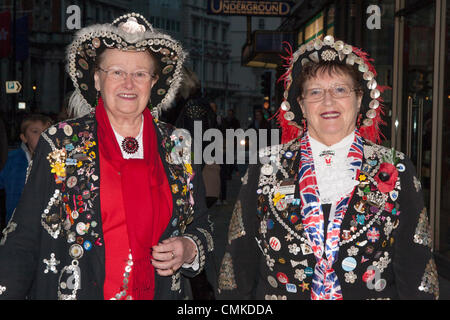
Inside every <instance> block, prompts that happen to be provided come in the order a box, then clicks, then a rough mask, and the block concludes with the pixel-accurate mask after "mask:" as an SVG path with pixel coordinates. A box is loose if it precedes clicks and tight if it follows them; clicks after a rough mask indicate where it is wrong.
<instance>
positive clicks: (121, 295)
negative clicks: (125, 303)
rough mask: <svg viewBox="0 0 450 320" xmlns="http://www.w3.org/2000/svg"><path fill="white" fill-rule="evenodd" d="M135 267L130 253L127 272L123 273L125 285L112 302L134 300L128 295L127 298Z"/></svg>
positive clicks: (126, 267)
mask: <svg viewBox="0 0 450 320" xmlns="http://www.w3.org/2000/svg"><path fill="white" fill-rule="evenodd" d="M132 266H133V256H132V255H131V250H130V253H129V254H128V261H127V264H126V265H125V272H124V273H123V285H122V286H121V287H120V292H118V293H116V295H115V296H114V297H113V298H111V299H110V300H121V299H123V298H125V300H133V297H132V296H130V295H128V296H127V290H128V282H129V278H130V274H131V270H132V269H133V268H132Z"/></svg>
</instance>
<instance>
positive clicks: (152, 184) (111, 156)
mask: <svg viewBox="0 0 450 320" xmlns="http://www.w3.org/2000/svg"><path fill="white" fill-rule="evenodd" d="M143 115H144V128H143V145H144V159H128V160H126V159H123V157H122V152H121V150H120V147H119V144H118V143H117V140H116V137H115V135H114V131H113V129H112V127H111V124H110V122H109V119H108V115H107V113H106V110H105V108H104V106H103V100H102V99H101V98H99V101H98V106H97V108H96V114H95V117H96V119H97V122H98V129H97V134H98V145H99V152H100V155H101V158H103V159H106V160H107V161H108V162H109V163H110V164H111V165H112V167H113V168H114V169H115V170H116V171H117V172H120V177H121V189H122V197H118V198H115V199H113V201H116V203H108V204H107V206H108V207H109V208H113V207H118V208H120V207H122V208H124V209H125V210H124V211H125V218H126V227H127V231H128V232H127V233H128V241H129V248H130V249H131V253H132V255H133V267H132V276H131V279H132V283H131V286H130V287H131V291H130V289H129V290H128V294H130V293H131V295H132V297H133V299H136V300H151V299H153V296H154V291H155V290H154V289H155V270H154V267H153V265H152V264H151V259H152V256H151V248H152V246H154V245H156V244H157V243H158V241H159V239H160V237H161V235H162V234H163V232H164V230H165V229H166V227H167V225H168V223H169V221H170V217H171V215H172V195H171V193H170V188H169V183H168V181H167V177H166V175H165V171H164V167H163V165H162V162H161V158H160V156H159V153H158V146H157V139H156V132H155V128H154V125H153V119H152V116H151V113H150V111H149V110H148V109H145V111H144V112H143ZM100 166H101V164H100ZM103 178H104V179H105V181H111V179H108V177H101V179H102V180H103ZM103 185H104V184H103ZM105 187H106V188H102V183H101V187H100V188H101V190H102V191H105V189H106V190H108V189H110V190H111V188H114V186H110V185H107V186H105ZM101 194H102V192H100V195H101ZM100 199H101V198H100ZM100 201H101V200H100ZM110 201H111V199H110ZM102 205H103V204H102ZM105 205H106V204H105ZM102 213H103V210H102ZM106 246H108V244H107V243H106V242H105V247H106ZM110 250H114V248H112V249H111V248H110ZM105 252H106V255H107V254H108V253H107V251H105ZM126 260H127V255H126V256H124V257H123V261H126ZM124 266H125V264H123V265H114V266H106V268H108V267H110V268H118V269H121V270H123V268H124ZM118 274H120V275H123V271H122V272H120V273H118ZM122 280H123V279H120V280H119V282H121V281H122ZM119 291H120V288H117V292H119Z"/></svg>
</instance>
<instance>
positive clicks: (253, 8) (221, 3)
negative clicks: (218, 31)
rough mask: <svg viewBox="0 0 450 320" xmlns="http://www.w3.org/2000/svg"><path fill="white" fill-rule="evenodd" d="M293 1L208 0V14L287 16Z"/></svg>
mask: <svg viewBox="0 0 450 320" xmlns="http://www.w3.org/2000/svg"><path fill="white" fill-rule="evenodd" d="M294 5H295V3H293V2H290V1H261V0H259V1H258V0H256V1H255V0H254V1H245V0H242V1H239V0H208V14H216V15H239V16H272V17H274V16H287V15H289V13H290V11H291V8H292V7H293V6H294Z"/></svg>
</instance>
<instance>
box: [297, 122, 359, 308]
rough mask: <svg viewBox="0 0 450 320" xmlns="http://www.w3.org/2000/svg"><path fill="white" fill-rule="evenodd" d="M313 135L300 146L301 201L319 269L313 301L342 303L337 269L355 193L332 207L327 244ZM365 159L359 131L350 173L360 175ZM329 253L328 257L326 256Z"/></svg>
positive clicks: (314, 282)
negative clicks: (342, 232)
mask: <svg viewBox="0 0 450 320" xmlns="http://www.w3.org/2000/svg"><path fill="white" fill-rule="evenodd" d="M308 137H309V135H308V134H304V135H303V137H302V139H301V142H300V153H301V156H300V157H301V162H300V171H299V185H300V198H301V206H302V207H301V215H302V220H303V227H304V230H305V234H306V238H307V239H308V242H309V245H310V246H311V249H312V250H313V252H314V256H315V257H316V261H317V263H316V266H315V268H314V275H313V279H312V286H311V299H312V300H342V299H343V297H342V292H341V286H340V284H339V280H338V278H337V275H336V273H335V271H334V269H333V263H334V262H335V261H336V260H337V257H338V251H339V235H340V229H341V223H342V220H343V218H344V215H345V212H346V211H347V208H348V204H349V203H350V199H351V198H352V195H353V191H352V192H351V193H350V194H348V195H346V196H344V197H342V198H341V199H340V200H339V201H337V202H336V203H334V204H332V206H331V210H330V217H329V222H328V227H327V238H326V241H325V240H324V217H323V211H322V206H321V204H320V199H319V187H318V186H317V180H316V174H315V169H314V160H313V156H312V152H311V145H310V143H309V138H308ZM362 158H363V139H362V137H361V134H360V133H359V131H358V130H357V129H356V130H355V140H354V141H353V144H352V145H351V147H350V151H349V153H348V159H350V170H352V171H353V172H354V173H355V179H357V177H358V175H359V170H360V168H361V164H362ZM324 253H325V256H324Z"/></svg>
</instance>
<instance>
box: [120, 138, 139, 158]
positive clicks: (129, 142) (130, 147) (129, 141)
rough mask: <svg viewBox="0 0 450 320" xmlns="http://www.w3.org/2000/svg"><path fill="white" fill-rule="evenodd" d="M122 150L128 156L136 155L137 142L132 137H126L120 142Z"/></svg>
mask: <svg viewBox="0 0 450 320" xmlns="http://www.w3.org/2000/svg"><path fill="white" fill-rule="evenodd" d="M122 150H123V151H125V152H126V153H128V154H133V153H136V152H137V151H138V150H139V142H138V141H137V140H136V139H135V138H133V137H126V138H124V139H123V141H122Z"/></svg>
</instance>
